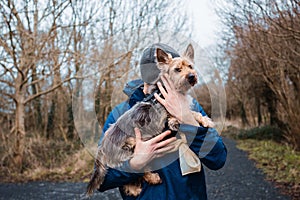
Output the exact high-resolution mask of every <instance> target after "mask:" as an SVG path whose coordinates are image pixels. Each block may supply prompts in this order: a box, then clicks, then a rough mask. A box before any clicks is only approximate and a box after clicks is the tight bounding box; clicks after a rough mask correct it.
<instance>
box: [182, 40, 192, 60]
mask: <svg viewBox="0 0 300 200" xmlns="http://www.w3.org/2000/svg"><path fill="white" fill-rule="evenodd" d="M183 55H184V56H186V57H188V58H189V59H190V60H191V61H192V62H194V47H193V46H192V44H189V45H188V46H187V48H186V50H185V52H184V54H183Z"/></svg>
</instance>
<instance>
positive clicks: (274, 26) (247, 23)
mask: <svg viewBox="0 0 300 200" xmlns="http://www.w3.org/2000/svg"><path fill="white" fill-rule="evenodd" d="M227 2H228V3H229V4H230V6H229V7H230V8H231V10H224V9H223V10H222V9H221V10H222V12H221V13H222V14H221V15H223V17H224V18H226V19H227V21H225V22H224V24H226V25H227V27H228V29H226V30H227V32H226V36H225V37H224V39H225V41H228V43H227V44H229V45H228V46H226V48H225V50H226V51H227V53H228V54H227V55H228V56H229V57H230V59H231V66H230V69H229V70H230V73H231V74H232V76H231V79H230V80H229V81H230V82H231V85H232V86H233V85H235V86H236V88H239V90H238V91H235V92H234V91H233V93H235V94H238V95H239V96H244V97H245V98H244V100H242V102H243V104H244V105H247V107H248V109H247V110H248V111H247V115H248V116H249V115H251V110H256V113H257V122H258V124H260V123H261V122H262V117H263V115H265V116H266V113H262V112H261V111H262V110H267V111H268V115H269V116H270V119H269V122H270V123H271V124H272V125H276V126H278V127H280V128H281V129H282V130H283V131H284V132H285V134H286V137H287V139H288V140H289V141H290V143H291V144H292V145H293V146H294V147H295V148H300V146H299V144H300V142H299V141H300V135H299V134H298V133H299V128H300V127H299V123H297V122H296V121H299V116H300V115H299V114H300V110H299V108H300V107H299V104H300V102H299V82H300V80H299V76H298V75H296V74H299V72H300V67H299V55H300V54H299V47H298V46H299V41H300V37H299V36H300V35H299V33H300V26H299V16H300V13H299V6H300V5H299V1H297V0H290V1H287V2H283V1H277V0H269V1H264V2H262V1H247V2H242V1H238V0H229V1H227ZM232 89H233V88H232ZM262 107H266V108H267V109H262Z"/></svg>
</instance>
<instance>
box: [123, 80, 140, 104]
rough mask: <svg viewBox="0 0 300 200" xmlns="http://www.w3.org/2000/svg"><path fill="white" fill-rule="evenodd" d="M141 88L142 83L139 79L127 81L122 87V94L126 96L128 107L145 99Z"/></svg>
mask: <svg viewBox="0 0 300 200" xmlns="http://www.w3.org/2000/svg"><path fill="white" fill-rule="evenodd" d="M143 86H144V81H143V80H141V79H137V80H133V81H129V82H127V83H126V85H125V86H124V89H123V92H124V93H125V94H126V95H127V96H128V103H129V105H130V107H132V106H133V105H134V104H135V103H136V102H139V101H142V100H143V99H144V98H145V95H144V92H143Z"/></svg>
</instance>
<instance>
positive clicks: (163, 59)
mask: <svg viewBox="0 0 300 200" xmlns="http://www.w3.org/2000/svg"><path fill="white" fill-rule="evenodd" d="M156 59H157V62H159V63H164V64H169V63H170V61H171V60H172V56H171V54H168V53H166V52H164V51H163V50H162V49H160V48H157V49H156Z"/></svg>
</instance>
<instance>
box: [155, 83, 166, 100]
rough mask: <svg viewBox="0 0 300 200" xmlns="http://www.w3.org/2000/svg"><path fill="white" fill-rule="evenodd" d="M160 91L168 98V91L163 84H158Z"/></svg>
mask: <svg viewBox="0 0 300 200" xmlns="http://www.w3.org/2000/svg"><path fill="white" fill-rule="evenodd" d="M157 86H158V89H159V91H160V92H161V93H162V95H163V96H164V97H165V98H166V96H167V95H168V93H167V91H166V90H165V88H164V87H163V86H162V84H161V82H158V83H157Z"/></svg>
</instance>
